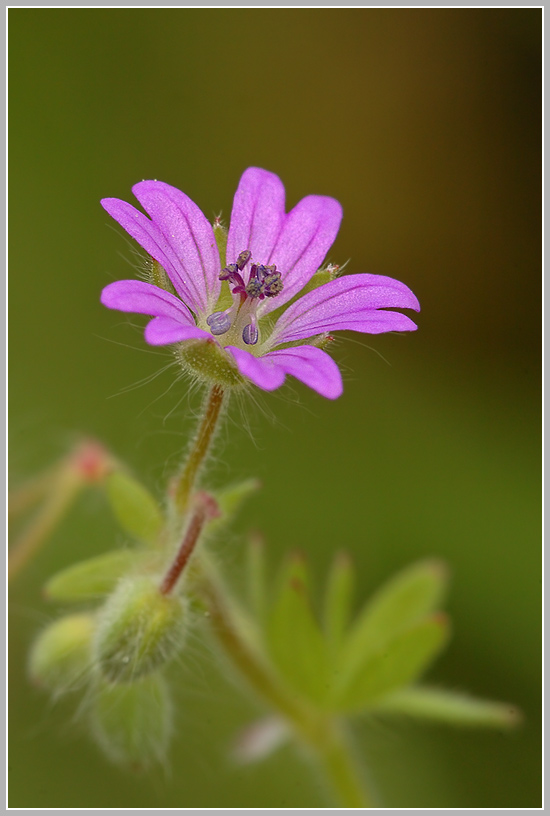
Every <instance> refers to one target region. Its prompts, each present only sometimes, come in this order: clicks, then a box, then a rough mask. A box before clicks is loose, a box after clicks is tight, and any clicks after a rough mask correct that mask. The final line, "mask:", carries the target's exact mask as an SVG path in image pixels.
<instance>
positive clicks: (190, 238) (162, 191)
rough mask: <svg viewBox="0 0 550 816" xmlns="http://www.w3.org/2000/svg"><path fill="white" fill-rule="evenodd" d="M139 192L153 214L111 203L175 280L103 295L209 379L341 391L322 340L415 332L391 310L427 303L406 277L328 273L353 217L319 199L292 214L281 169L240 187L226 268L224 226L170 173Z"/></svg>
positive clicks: (250, 176) (247, 176) (257, 174)
mask: <svg viewBox="0 0 550 816" xmlns="http://www.w3.org/2000/svg"><path fill="white" fill-rule="evenodd" d="M133 192H134V195H135V196H136V198H137V199H138V201H139V203H140V204H141V205H142V207H143V208H144V210H145V211H146V212H147V213H148V215H149V217H147V216H146V215H144V213H142V212H140V211H139V210H137V209H135V208H134V207H133V206H132V205H131V204H128V203H127V202H125V201H121V200H119V199H117V198H106V199H103V200H102V202H101V203H102V205H103V207H104V208H105V209H106V210H107V212H108V213H109V214H110V215H111V216H112V217H113V218H114V219H115V220H116V221H118V223H119V224H120V225H121V226H122V227H123V228H124V229H125V230H126V232H128V233H129V234H130V235H131V236H132V238H134V239H135V240H136V241H137V242H138V244H140V245H141V246H142V247H143V249H145V251H146V252H147V253H148V254H149V255H150V256H151V258H152V259H153V260H154V261H156V263H157V264H158V265H160V267H162V270H164V272H165V273H166V275H167V276H168V279H169V280H166V288H161V286H158V285H154V284H153V283H147V282H145V281H138V280H126V281H117V282H116V283H111V284H109V285H108V286H106V287H105V289H104V290H103V292H102V295H101V302H102V303H103V304H104V305H105V306H108V307H109V308H110V309H118V310H120V311H123V312H137V313H139V314H146V315H150V316H151V317H152V318H153V319H152V320H151V321H150V322H149V323H148V324H147V326H146V328H145V339H146V341H147V342H148V343H149V344H151V345H154V346H157V345H167V344H179V345H178V346H177V349H178V350H179V352H180V357H181V359H182V361H183V362H184V363H186V362H187V363H188V364H189V365H190V366H191V367H192V368H194V370H195V371H197V372H199V373H200V372H201V370H203V373H204V376H205V378H206V379H211V380H214V381H215V380H216V378H218V379H219V380H220V381H221V382H222V383H225V384H230V383H231V384H238V383H243V382H244V381H247V380H249V381H252V382H253V383H255V385H257V386H258V387H259V388H262V389H264V390H265V391H272V390H274V389H276V388H279V386H281V385H282V384H283V382H284V380H285V376H286V375H287V374H290V375H292V376H293V377H296V379H298V380H301V382H303V383H305V384H306V385H308V386H309V387H310V388H313V389H314V390H315V391H317V392H318V393H319V394H321V395H322V396H324V397H328V398H329V399H336V398H337V397H339V396H340V394H341V393H342V377H341V375H340V371H339V369H338V366H337V365H336V363H335V362H334V360H333V359H332V358H331V357H330V356H329V355H328V354H327V353H326V352H325V351H323V349H322V348H320V346H321V345H326V341H327V339H329V333H330V332H334V331H337V330H352V331H357V332H366V333H367V334H378V333H380V332H389V331H412V330H414V329H416V325H415V324H414V323H413V322H412V320H410V318H408V317H407V316H406V315H403V314H401V313H400V312H395V311H388V310H389V309H395V308H397V309H414V310H416V311H418V310H419V309H420V306H419V304H418V300H417V299H416V297H415V296H414V294H413V293H412V292H411V290H410V289H409V288H408V287H407V286H405V284H403V283H400V282H399V281H397V280H393V279H392V278H388V277H384V276H382V275H369V274H356V275H347V276H343V277H339V278H335V277H334V270H335V269H337V268H336V267H330V266H329V267H327V268H326V269H325V270H323V271H321V272H318V270H319V269H320V267H321V264H322V263H323V261H324V259H325V256H326V254H327V252H328V250H329V249H330V247H331V246H332V244H333V242H334V239H335V238H336V235H337V233H338V229H339V227H340V222H341V220H342V207H341V206H340V204H339V203H338V201H336V200H335V199H334V198H329V197H327V196H317V195H310V196H307V197H306V198H303V199H302V200H301V201H300V202H299V203H298V204H297V205H296V206H295V207H294V209H292V210H291V211H290V212H289V213H285V190H284V187H283V184H282V182H281V180H280V179H279V178H278V176H276V175H275V174H274V173H269V172H268V171H267V170H261V169H260V168H257V167H250V168H248V170H246V171H245V172H244V173H243V176H242V178H241V180H240V183H239V186H238V188H237V192H236V193H235V198H234V201H233V209H232V212H231V223H230V227H229V233H228V235H227V250H226V258H225V263H226V265H225V266H223V268H222V263H223V261H222V262H220V252H219V251H218V246H217V243H216V237H215V234H214V229H213V227H212V225H211V224H210V223H209V222H208V220H207V219H206V217H205V216H204V215H203V213H202V212H201V210H200V209H199V208H198V207H197V205H196V204H194V203H193V201H191V199H190V198H188V197H187V196H186V195H185V193H182V192H181V191H180V190H177V189H176V188H175V187H171V186H170V185H169V184H165V183H164V182H161V181H141V182H139V184H136V185H135V186H134V187H133ZM162 270H161V271H162ZM316 273H318V274H317V275H316ZM331 278H332V279H331ZM157 281H158V276H157ZM322 281H326V282H323V283H322V284H321V285H318V283H321V282H322ZM224 282H226V283H224ZM170 284H171V286H170ZM222 284H223V287H224V288H223V289H222ZM172 287H173V288H172ZM169 289H171V290H172V291H168V290H169ZM301 292H305V293H304V294H302V295H301V296H300V297H297V296H298V295H299V294H300V293H301ZM284 307H286V308H284ZM212 354H214V355H215V356H216V360H215V362H214V363H212ZM243 378H244V379H243Z"/></svg>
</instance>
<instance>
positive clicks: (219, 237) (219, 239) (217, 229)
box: [212, 218, 229, 269]
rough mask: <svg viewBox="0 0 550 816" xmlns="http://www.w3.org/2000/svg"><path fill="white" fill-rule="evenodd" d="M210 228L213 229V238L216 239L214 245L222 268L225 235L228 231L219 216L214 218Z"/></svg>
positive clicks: (224, 256)
mask: <svg viewBox="0 0 550 816" xmlns="http://www.w3.org/2000/svg"><path fill="white" fill-rule="evenodd" d="M212 229H213V230H214V238H215V239H216V246H217V247H218V252H219V255H220V267H221V268H222V269H223V268H224V266H225V264H226V254H227V236H228V235H229V233H228V231H227V230H226V228H225V227H224V226H223V224H222V223H221V221H220V220H219V218H216V220H215V221H214V223H213V224H212Z"/></svg>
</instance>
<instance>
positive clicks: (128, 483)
mask: <svg viewBox="0 0 550 816" xmlns="http://www.w3.org/2000/svg"><path fill="white" fill-rule="evenodd" d="M107 495H108V497H109V501H110V503H111V507H112V508H113V511H114V513H115V516H116V517H117V519H118V521H119V523H120V525H121V526H122V527H123V529H124V530H126V532H128V533H130V534H131V535H133V536H135V537H136V538H138V539H140V540H142V541H146V542H153V541H154V540H155V539H156V537H157V536H158V534H159V533H160V531H161V529H162V526H163V523H164V521H163V515H162V511H161V509H160V507H159V505H158V503H157V501H156V500H155V499H154V498H153V496H152V495H151V494H150V493H149V491H148V490H147V489H146V488H145V487H144V486H143V485H142V484H141V483H140V482H138V481H137V480H136V479H134V478H133V476H130V475H129V474H128V473H126V472H125V471H122V470H115V471H113V473H111V474H110V475H109V477H108V478H107Z"/></svg>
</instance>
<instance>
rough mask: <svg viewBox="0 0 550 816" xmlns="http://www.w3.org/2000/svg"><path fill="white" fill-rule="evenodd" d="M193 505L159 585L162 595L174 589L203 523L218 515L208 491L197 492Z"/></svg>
mask: <svg viewBox="0 0 550 816" xmlns="http://www.w3.org/2000/svg"><path fill="white" fill-rule="evenodd" d="M193 505H194V506H193V511H192V514H191V517H190V519H189V524H188V525H187V529H186V531H185V535H184V537H183V541H182V542H181V546H180V548H179V550H178V552H177V554H176V557H175V559H174V561H173V562H172V564H171V566H170V569H169V570H168V572H167V573H166V575H165V576H164V578H163V580H162V583H161V585H160V591H161V593H162V594H163V595H168V594H169V593H170V592H171V591H172V590H173V589H174V587H175V585H176V583H177V581H178V579H179V577H180V575H181V574H182V572H183V570H184V569H185V565H186V564H187V562H188V561H189V558H190V556H191V553H192V552H193V550H194V549H195V546H196V544H197V541H198V540H199V537H200V534H201V533H202V529H203V527H204V525H205V524H206V523H207V522H208V521H210V520H211V519H213V518H216V517H217V516H219V515H220V510H219V507H218V505H217V503H216V500H215V499H214V498H213V497H212V496H210V495H209V494H208V493H204V492H201V493H197V494H196V495H195V496H194V501H193Z"/></svg>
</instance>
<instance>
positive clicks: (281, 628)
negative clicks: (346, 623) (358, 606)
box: [266, 556, 329, 703]
mask: <svg viewBox="0 0 550 816" xmlns="http://www.w3.org/2000/svg"><path fill="white" fill-rule="evenodd" d="M308 584H309V575H308V568H307V564H306V562H305V560H304V559H303V558H302V557H301V556H292V557H290V558H289V559H288V560H287V562H286V563H285V564H284V567H283V572H282V576H281V581H280V584H279V588H278V591H277V593H276V596H275V598H274V602H273V605H272V607H271V609H270V612H269V616H268V620H267V624H266V637H267V642H268V646H269V651H270V653H271V657H272V659H273V662H274V663H275V665H276V667H277V668H278V670H279V672H280V673H281V675H282V676H283V677H284V679H285V680H286V682H287V683H288V684H289V685H290V686H292V687H293V688H294V689H295V690H296V691H298V692H300V693H302V694H303V695H304V696H305V697H307V698H309V699H311V700H314V701H315V702H318V703H320V702H322V701H323V700H324V699H325V698H326V696H327V692H328V677H329V673H328V655H327V650H326V645H325V641H324V639H323V635H322V633H321V629H320V627H319V625H318V623H317V621H316V620H315V617H314V614H313V610H312V608H311V598H310V595H309V591H308Z"/></svg>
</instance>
